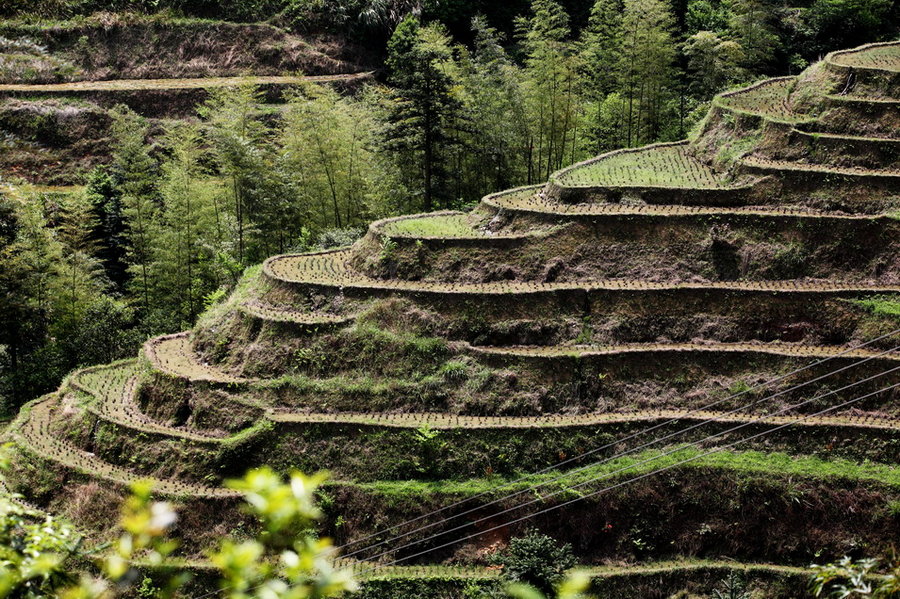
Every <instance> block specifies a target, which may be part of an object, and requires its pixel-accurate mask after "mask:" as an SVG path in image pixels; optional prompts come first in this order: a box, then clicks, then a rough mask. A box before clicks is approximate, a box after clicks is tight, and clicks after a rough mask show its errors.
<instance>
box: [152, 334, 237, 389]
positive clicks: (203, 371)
mask: <svg viewBox="0 0 900 599" xmlns="http://www.w3.org/2000/svg"><path fill="white" fill-rule="evenodd" d="M144 355H145V356H146V357H147V359H148V360H150V362H151V364H153V365H154V366H155V367H156V368H157V369H159V370H161V371H163V372H166V373H169V374H172V375H174V376H177V377H180V378H186V379H189V380H191V381H208V382H212V383H224V384H242V383H248V382H251V381H252V379H246V378H242V377H236V376H232V375H230V374H228V373H227V372H225V371H224V370H222V369H220V368H216V367H214V366H210V365H208V364H204V363H202V362H201V361H200V360H199V358H198V356H197V354H196V352H194V350H193V348H192V347H191V341H190V337H189V333H187V332H183V333H175V334H173V335H164V336H162V337H156V338H154V339H151V340H150V341H148V342H147V343H145V344H144Z"/></svg>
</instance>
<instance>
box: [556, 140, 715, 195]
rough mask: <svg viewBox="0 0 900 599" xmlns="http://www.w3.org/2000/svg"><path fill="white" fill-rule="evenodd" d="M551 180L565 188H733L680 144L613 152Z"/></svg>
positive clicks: (579, 165) (572, 168)
mask: <svg viewBox="0 0 900 599" xmlns="http://www.w3.org/2000/svg"><path fill="white" fill-rule="evenodd" d="M555 180H556V181H557V182H558V183H559V184H560V185H563V186H565V187H655V188H672V189H726V188H728V187H732V186H733V183H732V182H730V181H727V180H725V179H724V178H723V177H722V176H721V175H720V174H718V173H716V172H714V171H713V170H712V169H711V168H710V167H709V166H708V165H706V164H705V163H703V162H701V161H700V160H698V159H697V158H696V157H695V156H693V155H692V154H691V152H690V149H689V147H688V146H687V145H686V144H684V143H677V144H660V145H655V146H648V147H646V148H641V149H638V150H617V151H615V152H611V153H609V154H605V155H603V156H601V157H599V158H595V159H593V160H590V161H588V162H583V163H581V164H578V165H575V166H573V167H570V168H568V169H565V170H564V171H562V172H561V173H560V174H559V175H558V176H556V177H555Z"/></svg>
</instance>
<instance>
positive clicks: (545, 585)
mask: <svg viewBox="0 0 900 599" xmlns="http://www.w3.org/2000/svg"><path fill="white" fill-rule="evenodd" d="M491 561H492V563H494V564H497V565H499V566H502V567H503V575H504V576H505V577H506V578H508V579H510V580H513V581H516V582H524V583H527V584H529V585H531V586H533V587H535V588H537V589H539V590H540V591H542V592H545V593H546V592H549V591H551V590H552V589H553V587H554V586H556V584H558V583H559V582H560V581H561V580H562V579H563V576H564V574H565V572H566V570H568V569H570V568H572V567H573V566H574V565H575V554H574V552H573V551H572V546H571V545H570V544H568V543H566V544H563V545H560V544H559V543H557V541H556V539H554V538H552V537H549V536H547V535H545V534H541V533H540V532H538V531H536V530H531V531H529V532H527V533H526V534H525V535H524V536H522V537H517V538H514V539H512V540H511V541H510V542H509V545H508V546H507V547H506V549H503V550H501V551H499V552H497V553H496V554H494V555H493V556H492V557H491Z"/></svg>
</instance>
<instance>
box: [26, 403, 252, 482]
mask: <svg viewBox="0 0 900 599" xmlns="http://www.w3.org/2000/svg"><path fill="white" fill-rule="evenodd" d="M58 409H60V405H59V402H58V401H57V399H56V398H55V397H53V396H51V397H48V398H45V399H42V400H40V401H38V402H37V403H34V404H32V406H31V410H30V415H29V418H28V419H27V420H26V421H25V423H24V425H23V426H22V427H21V428H20V429H18V430H17V433H16V437H17V438H18V440H19V442H20V443H21V444H22V446H23V447H24V448H25V449H27V450H29V451H31V452H33V453H35V454H37V455H39V456H41V457H42V458H45V459H49V460H51V461H53V462H56V463H58V464H60V465H62V466H65V467H67V468H70V469H72V470H74V471H76V472H80V473H82V474H85V475H88V476H91V477H95V478H100V479H102V480H106V481H109V482H112V483H115V484H118V485H128V484H130V483H132V482H134V481H135V480H137V479H138V478H141V477H138V476H137V475H135V474H134V473H133V472H131V471H130V470H128V469H126V468H122V467H120V466H116V465H113V464H110V463H109V462H105V461H103V460H101V459H99V458H98V457H97V456H95V455H94V454H92V453H88V452H86V451H82V450H80V449H78V448H76V447H75V446H74V445H72V444H70V443H68V442H66V441H64V440H62V439H60V438H59V437H58V436H57V435H55V434H54V433H53V432H52V431H51V425H52V423H53V416H54V411H55V410H58ZM149 480H150V482H151V483H152V484H153V488H154V489H155V490H156V491H157V492H158V493H160V494H162V495H169V496H194V497H235V496H237V493H235V492H234V491H231V490H230V489H223V488H220V487H208V486H204V485H195V484H191V483H185V482H182V481H178V480H172V479H149Z"/></svg>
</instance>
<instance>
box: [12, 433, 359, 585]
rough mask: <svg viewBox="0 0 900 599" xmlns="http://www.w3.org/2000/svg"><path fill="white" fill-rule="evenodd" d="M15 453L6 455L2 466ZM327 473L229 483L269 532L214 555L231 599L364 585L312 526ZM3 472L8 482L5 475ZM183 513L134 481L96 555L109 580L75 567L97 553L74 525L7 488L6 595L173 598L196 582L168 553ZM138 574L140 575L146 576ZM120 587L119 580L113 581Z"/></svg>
mask: <svg viewBox="0 0 900 599" xmlns="http://www.w3.org/2000/svg"><path fill="white" fill-rule="evenodd" d="M8 467H9V456H8V453H6V452H5V451H4V452H2V453H0V473H2V472H3V471H5V470H6V469H7V468H8ZM326 478H327V475H326V474H324V473H319V474H316V475H313V476H305V475H303V474H301V473H298V472H295V473H292V474H291V476H290V480H289V482H288V483H285V482H284V481H283V480H282V478H281V477H280V476H278V475H276V474H274V473H273V472H272V471H271V470H269V469H260V470H253V471H250V472H248V473H247V475H246V476H245V477H243V478H242V479H239V480H235V481H231V482H230V483H229V486H230V487H231V488H233V489H236V490H239V491H241V492H242V493H243V494H244V496H245V498H246V501H247V510H248V511H249V512H250V513H252V514H253V515H254V516H256V517H257V518H258V519H259V520H260V523H261V525H262V528H263V532H262V533H261V534H260V535H259V536H258V538H256V539H248V540H241V541H238V540H233V539H225V540H223V541H222V543H221V545H220V547H219V549H218V550H216V551H215V552H213V553H212V554H211V555H210V559H211V561H212V563H213V565H215V566H216V567H217V568H218V569H219V571H220V573H221V578H220V581H219V586H220V588H221V591H222V593H223V594H224V595H225V596H227V597H229V598H230V599H251V598H260V599H262V598H266V599H276V598H277V599H326V598H328V597H337V596H339V595H342V594H344V593H345V592H348V591H353V590H355V589H356V583H355V582H354V581H353V578H352V576H351V574H350V572H349V571H344V570H338V569H335V567H334V566H333V563H332V544H331V541H330V540H328V539H316V538H314V537H313V536H312V534H311V533H310V529H311V526H312V524H313V522H314V521H315V520H316V519H318V518H320V517H321V512H320V510H319V508H318V506H317V505H316V502H315V494H316V492H317V490H318V488H319V487H320V485H321V484H322V483H323V482H324V481H325V479H326ZM2 479H3V477H2V475H0V482H2ZM177 520H178V515H177V514H176V512H175V511H173V509H172V506H171V505H170V504H169V503H167V502H160V501H155V500H154V499H153V496H152V487H151V486H150V485H149V484H147V483H144V482H138V483H135V484H134V485H132V488H131V494H130V495H129V497H128V498H127V499H126V501H125V504H124V506H123V508H122V518H121V522H120V524H121V528H122V534H121V536H120V537H119V538H117V539H116V540H115V541H114V542H113V543H112V546H111V548H110V549H109V551H107V552H106V555H105V556H103V557H100V558H99V559H97V560H96V561H97V562H98V566H99V570H100V571H101V572H102V575H103V577H102V578H94V577H92V576H90V575H88V574H86V573H83V572H82V573H81V575H80V577H79V575H78V574H79V572H77V571H76V570H75V567H76V566H77V567H78V568H83V560H87V559H93V556H92V555H91V554H90V553H89V552H87V551H86V550H85V549H84V548H83V547H82V544H81V537H79V536H78V535H77V534H76V533H75V532H74V530H73V529H72V528H71V527H70V526H68V525H66V524H63V523H60V522H58V521H56V520H55V519H54V518H52V517H50V516H44V515H42V514H39V513H37V512H35V511H33V510H31V509H29V508H26V507H24V506H22V505H20V504H19V503H17V499H16V497H14V496H10V495H9V494H7V493H5V492H2V487H0V560H2V561H3V567H2V568H0V597H4V598H5V597H29V598H32V599H41V598H44V597H47V598H49V597H62V598H64V599H112V597H115V596H120V594H121V592H124V591H127V590H128V589H129V587H132V586H133V585H134V587H135V588H133V589H131V590H132V592H133V593H135V594H136V595H137V596H139V597H144V596H151V597H157V598H158V599H166V598H168V597H174V596H176V595H177V594H178V592H179V589H180V588H182V587H183V586H184V584H185V583H187V582H188V581H189V580H190V575H189V574H188V573H187V571H185V570H183V569H181V568H179V567H178V566H177V565H176V564H175V563H173V562H172V561H171V559H170V556H171V554H172V552H173V551H174V550H175V549H176V548H177V547H178V542H177V540H173V539H170V538H168V536H167V535H168V532H169V530H170V529H171V528H172V526H173V525H174V524H175V523H176V521H177ZM147 566H151V567H154V568H159V569H160V570H159V571H160V572H166V573H167V574H165V575H162V576H159V577H157V579H156V582H154V581H153V580H150V579H148V578H147V577H145V576H143V575H142V574H141V570H142V569H143V568H146V567H147ZM138 581H140V582H138ZM113 585H114V586H113Z"/></svg>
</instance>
